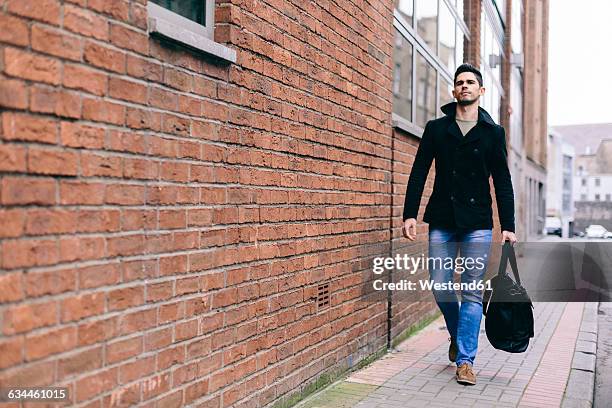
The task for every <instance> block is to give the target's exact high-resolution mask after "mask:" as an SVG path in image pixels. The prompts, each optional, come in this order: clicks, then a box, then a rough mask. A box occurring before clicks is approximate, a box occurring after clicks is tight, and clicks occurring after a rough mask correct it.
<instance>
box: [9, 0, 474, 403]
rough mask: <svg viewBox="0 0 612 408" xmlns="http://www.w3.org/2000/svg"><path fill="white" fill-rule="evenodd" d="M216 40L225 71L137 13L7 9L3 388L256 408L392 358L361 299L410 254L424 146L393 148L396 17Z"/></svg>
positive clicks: (301, 13) (319, 19)
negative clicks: (386, 264)
mask: <svg viewBox="0 0 612 408" xmlns="http://www.w3.org/2000/svg"><path fill="white" fill-rule="evenodd" d="M472 7H475V6H472ZM477 16H478V13H473V14H472V15H471V18H477ZM215 19H216V27H215V40H216V41H218V42H220V43H224V44H227V45H228V46H229V47H231V48H233V49H235V50H236V52H237V62H236V63H235V64H224V63H220V62H219V61H216V60H214V59H212V58H210V57H207V56H205V55H202V54H198V53H194V52H191V51H188V50H185V49H183V48H180V47H179V46H176V45H173V44H171V43H168V42H164V41H160V40H159V39H155V38H151V37H149V36H148V34H147V31H146V28H147V11H146V0H63V1H61V0H36V1H34V0H0V107H1V110H2V112H1V116H0V120H1V125H0V204H1V208H0V251H1V256H0V262H1V263H0V268H1V270H0V385H1V386H3V387H8V386H30V387H33V386H43V385H44V386H46V385H53V386H65V387H68V388H69V393H70V402H69V404H68V405H75V406H83V407H85V406H86V407H101V406H133V405H139V406H146V407H153V406H164V407H166V406H184V405H188V404H191V405H192V406H201V407H230V406H235V407H263V406H268V405H273V404H276V403H282V402H284V401H285V400H286V399H287V398H288V396H290V395H292V394H294V393H296V392H299V391H301V390H303V389H304V387H306V386H307V385H308V384H311V383H313V382H314V381H316V380H317V379H318V378H320V377H321V376H322V375H323V374H328V373H331V372H334V371H338V370H345V369H347V368H349V367H351V366H353V365H355V364H356V363H357V362H358V361H360V360H362V359H363V358H365V357H366V356H369V355H371V354H372V353H374V352H376V351H377V350H380V349H381V348H383V347H384V346H385V344H386V335H387V333H386V330H387V325H386V319H387V303H386V299H383V298H380V299H371V298H369V297H367V296H365V294H364V288H365V287H366V286H365V284H364V282H365V281H367V280H368V279H371V265H372V258H373V257H375V256H386V255H389V254H391V253H394V252H397V251H399V250H402V249H401V245H400V243H401V240H400V233H401V231H400V226H401V215H400V207H401V205H400V202H403V194H404V191H405V185H406V182H407V176H408V174H409V172H410V166H411V163H412V161H413V160H414V154H415V153H416V148H417V146H418V139H417V138H414V137H412V136H409V135H406V134H400V133H396V132H394V131H393V130H392V127H391V111H392V107H391V100H392V97H391V96H392V94H391V80H392V55H391V53H392V50H393V37H394V31H393V26H392V20H393V2H392V1H391V0H388V1H364V0H333V1H332V0H317V1H300V0H294V1H284V0H266V1H261V0H231V1H230V0H221V1H217V5H216V14H215ZM474 37H475V38H477V37H478V35H475V36H474ZM475 49H478V48H475ZM476 55H477V54H476ZM430 177H431V179H430V182H429V184H428V187H427V191H426V196H425V197H424V198H423V203H426V201H427V198H428V197H427V195H428V194H429V193H430V191H431V187H432V185H431V184H432V180H433V174H432V175H430ZM400 200H401V201H400ZM421 216H422V212H421ZM426 228H427V226H426V225H425V224H420V225H419V231H420V233H421V234H422V236H423V234H424V233H425V232H426ZM398 248H399V249H398ZM325 284H327V285H328V289H329V292H330V294H331V296H330V301H329V304H327V305H326V304H324V302H320V301H318V299H317V296H318V293H319V289H320V286H322V285H325ZM418 300H420V299H414V298H411V299H404V302H403V303H401V302H400V303H398V305H397V306H394V307H396V309H394V311H393V319H394V325H393V335H397V334H399V333H401V331H403V330H405V329H406V328H408V327H410V326H411V325H414V324H415V323H418V322H419V321H420V320H423V319H425V318H427V317H428V316H429V315H431V313H432V312H433V311H434V308H435V304H433V303H431V302H420V303H419V302H417V301H418Z"/></svg>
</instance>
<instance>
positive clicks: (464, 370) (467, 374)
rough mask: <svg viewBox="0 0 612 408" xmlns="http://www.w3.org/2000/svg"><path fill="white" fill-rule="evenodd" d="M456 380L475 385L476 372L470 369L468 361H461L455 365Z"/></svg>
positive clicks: (460, 382)
mask: <svg viewBox="0 0 612 408" xmlns="http://www.w3.org/2000/svg"><path fill="white" fill-rule="evenodd" d="M457 382H458V383H459V384H463V385H475V384H476V374H474V371H472V366H471V365H469V364H468V363H463V364H461V365H460V366H459V367H457Z"/></svg>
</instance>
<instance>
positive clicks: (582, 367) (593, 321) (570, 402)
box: [561, 302, 599, 408]
mask: <svg viewBox="0 0 612 408" xmlns="http://www.w3.org/2000/svg"><path fill="white" fill-rule="evenodd" d="M598 306H599V303H598V302H586V303H585V304H584V310H583V312H582V322H581V323H580V330H579V331H578V339H577V340H576V347H575V348H574V357H573V359H572V367H571V369H570V375H569V378H568V380H567V386H566V388H565V393H564V394H563V400H562V402H561V408H578V407H592V406H593V400H594V389H595V361H596V354H597V331H598V326H597V309H598Z"/></svg>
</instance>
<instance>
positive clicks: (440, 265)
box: [428, 228, 492, 366]
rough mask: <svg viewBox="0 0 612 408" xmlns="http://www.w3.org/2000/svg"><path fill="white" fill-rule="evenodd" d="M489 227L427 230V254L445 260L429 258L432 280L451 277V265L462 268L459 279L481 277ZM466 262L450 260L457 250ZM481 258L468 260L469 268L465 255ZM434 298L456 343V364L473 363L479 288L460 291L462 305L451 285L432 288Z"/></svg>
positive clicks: (480, 297)
mask: <svg viewBox="0 0 612 408" xmlns="http://www.w3.org/2000/svg"><path fill="white" fill-rule="evenodd" d="M491 236H492V231H491V230H490V229H483V230H461V229H439V228H433V229H432V228H430V230H429V257H430V258H434V259H445V258H446V260H447V262H439V261H433V262H432V261H430V262H429V263H428V266H429V275H430V279H431V280H433V281H434V282H435V283H445V282H452V281H453V272H454V268H453V266H456V267H457V268H456V269H457V272H461V282H462V283H469V282H472V281H481V280H482V279H483V277H484V274H485V271H486V269H487V262H488V259H489V250H490V247H491ZM458 250H459V251H460V258H463V259H464V260H463V261H462V262H465V265H464V267H463V270H461V269H462V268H461V267H460V265H459V263H458V262H457V263H456V264H455V262H452V261H449V259H455V260H456V259H457V251H458ZM467 258H472V259H474V260H476V259H477V258H480V259H481V261H480V262H474V263H471V265H470V266H471V268H468V267H467V266H468V265H467V262H466V261H465V259H467ZM433 294H434V298H435V299H436V303H437V304H438V307H439V308H440V310H441V311H442V314H443V315H444V320H445V321H446V327H447V328H448V332H449V334H450V336H451V338H452V339H453V340H455V342H456V344H457V360H456V363H457V366H460V365H461V364H463V363H469V364H470V365H473V364H474V359H475V358H476V351H477V350H478V335H479V333H480V321H481V319H482V289H474V290H472V289H468V290H462V292H461V305H459V303H458V302H457V295H456V293H455V291H454V290H453V289H449V290H443V289H438V290H436V289H435V288H434V289H433Z"/></svg>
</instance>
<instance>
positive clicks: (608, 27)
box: [548, 0, 612, 126]
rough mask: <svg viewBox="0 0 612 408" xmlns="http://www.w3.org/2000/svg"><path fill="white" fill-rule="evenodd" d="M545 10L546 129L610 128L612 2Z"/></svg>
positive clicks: (589, 0)
mask: <svg viewBox="0 0 612 408" xmlns="http://www.w3.org/2000/svg"><path fill="white" fill-rule="evenodd" d="M549 5H550V21H549V38H548V42H549V48H548V125H549V126H557V125H576V124H583V123H612V1H609V0H581V1H580V2H577V1H569V0H549Z"/></svg>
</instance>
